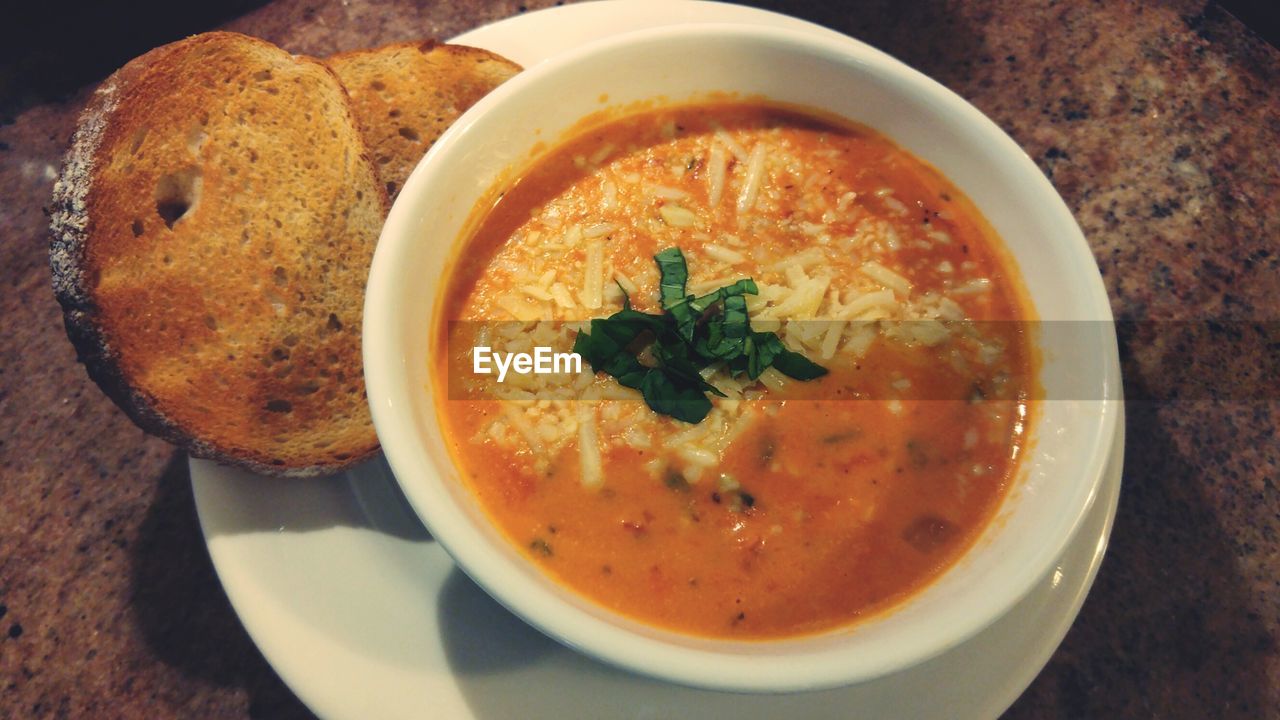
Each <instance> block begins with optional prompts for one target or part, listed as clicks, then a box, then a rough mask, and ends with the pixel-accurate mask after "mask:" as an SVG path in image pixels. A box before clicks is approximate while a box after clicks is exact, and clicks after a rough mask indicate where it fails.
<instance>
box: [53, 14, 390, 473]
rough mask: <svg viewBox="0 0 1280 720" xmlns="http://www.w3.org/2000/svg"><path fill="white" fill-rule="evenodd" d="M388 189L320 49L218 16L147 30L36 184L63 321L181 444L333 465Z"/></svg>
mask: <svg viewBox="0 0 1280 720" xmlns="http://www.w3.org/2000/svg"><path fill="white" fill-rule="evenodd" d="M387 207H388V201H387V196H386V192H385V190H384V189H383V185H382V183H381V182H380V181H379V179H378V176H377V174H376V171H375V170H374V167H373V164H372V162H371V161H370V159H369V156H368V153H367V150H366V147H365V145H364V142H363V139H362V137H361V135H360V132H359V126H358V125H357V124H356V121H355V118H354V116H353V115H352V113H351V110H350V107H349V106H348V101H347V96H346V93H345V91H344V89H343V87H342V85H341V84H340V83H339V81H338V79H337V77H336V76H334V74H333V73H332V71H330V70H329V69H328V68H327V67H326V66H325V65H324V64H322V63H320V62H318V61H314V60H310V59H307V58H299V57H294V56H291V55H290V54H289V53H287V52H285V51H284V50H281V49H280V48H278V47H276V46H274V45H272V44H270V43H267V42H264V41H262V40H257V39H254V38H250V37H247V36H244V35H237V34H234V33H222V32H219V33H208V34H204V35H197V36H194V37H191V38H188V39H186V40H181V41H179V42H175V43H173V44H170V45H165V46H163V47H160V48H157V49H155V50H152V51H151V52H149V53H147V54H145V55H143V56H141V57H139V58H137V59H135V60H133V61H132V62H130V63H129V64H127V65H125V66H124V67H123V68H122V69H120V70H119V71H118V72H116V73H115V74H114V75H112V76H111V77H109V78H108V79H107V80H106V81H105V82H104V83H103V84H102V86H101V87H99V88H98V90H97V91H96V92H95V93H94V95H93V98H92V100H91V101H90V103H89V106H88V107H87V108H86V110H85V112H84V114H83V115H82V116H81V118H80V125H79V128H78V130H77V131H76V133H75V135H74V137H73V139H72V147H71V149H70V150H69V151H68V153H67V157H66V161H65V165H64V168H63V171H62V175H61V177H60V178H59V180H58V181H57V183H56V184H55V187H54V209H53V222H52V229H53V242H52V245H51V250H50V259H51V265H52V269H53V279H54V290H55V293H56V294H57V297H58V300H59V301H60V302H61V304H62V307H63V311H64V319H65V322H66V326H67V333H68V335H69V336H70V337H71V340H72V341H73V342H74V343H75V345H76V348H77V349H78V351H79V353H80V357H81V359H82V361H83V362H84V363H85V365H86V367H87V368H88V371H89V374H90V376H91V377H93V379H94V380H96V381H97V382H98V384H99V385H101V386H102V388H103V389H104V390H105V391H106V392H107V394H108V395H109V396H111V397H112V398H113V399H114V400H115V401H116V403H117V404H119V405H120V407H121V408H123V409H124V410H125V411H126V412H127V413H128V414H129V415H130V416H131V417H132V418H133V419H134V420H135V421H136V422H137V423H138V424H139V425H140V426H142V427H143V429H145V430H148V431H150V432H152V433H155V434H157V435H160V436H161V437H164V438H166V439H168V440H170V441H171V442H174V443H176V444H179V445H181V446H182V447H184V448H186V449H187V450H188V451H189V452H190V453H191V454H192V455H196V456H200V457H208V458H213V459H216V460H219V461H224V462H229V463H232V464H237V465H240V466H242V467H245V468H248V469H250V470H253V471H256V472H263V473H270V474H278V475H291V476H306V475H316V474H321V473H325V472H331V471H335V470H338V469H340V468H343V467H345V466H348V465H350V464H352V463H354V462H356V461H358V460H360V459H363V458H366V457H368V456H370V455H371V454H373V452H374V451H375V450H376V449H377V438H376V436H375V434H374V431H373V425H372V423H371V420H370V415H369V408H368V403H367V401H366V399H365V394H364V379H363V370H362V363H361V354H360V353H361V350H360V323H361V310H362V304H363V296H364V285H365V280H366V277H367V274H368V269H369V263H370V259H371V257H372V253H373V247H374V243H375V242H376V240H377V237H378V233H379V232H380V230H381V227H382V222H383V218H384V217H385V214H386V211H387Z"/></svg>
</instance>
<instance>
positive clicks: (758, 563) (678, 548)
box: [434, 101, 1037, 638]
mask: <svg viewBox="0 0 1280 720" xmlns="http://www.w3.org/2000/svg"><path fill="white" fill-rule="evenodd" d="M478 212H480V213H482V216H480V219H479V220H478V221H477V223H476V224H475V228H476V230H475V231H474V234H473V235H471V236H470V237H469V239H467V240H466V242H465V245H464V246H463V248H462V250H461V253H460V254H459V256H458V259H457V261H456V263H455V266H454V269H453V271H452V273H451V276H450V278H449V283H448V285H447V288H446V294H445V297H444V301H443V305H442V308H443V310H442V313H441V315H439V316H438V317H437V344H438V349H439V350H440V352H437V353H436V358H437V361H436V362H437V365H436V367H435V369H434V373H435V375H434V377H435V379H436V382H437V386H438V387H439V388H441V390H442V392H441V393H440V395H441V397H442V398H444V399H442V400H441V402H440V405H439V408H438V410H439V416H440V420H441V422H442V424H443V426H444V428H445V434H446V437H447V439H448V441H449V443H450V447H451V451H452V452H453V454H454V457H455V460H456V462H457V464H458V466H459V468H460V470H461V472H462V475H463V477H464V478H465V481H466V482H467V483H468V484H469V485H470V489H471V490H472V491H473V492H474V494H475V496H476V498H477V499H478V500H479V502H480V504H481V505H482V506H483V507H484V508H485V510H486V511H487V513H488V514H489V515H490V516H491V518H492V520H493V522H494V523H496V524H497V525H498V526H499V527H500V528H501V529H502V531H503V532H504V533H505V534H506V535H507V536H508V537H509V538H510V540H511V541H512V542H513V543H514V544H515V545H516V546H517V547H518V548H520V550H521V552H524V553H526V554H527V555H528V556H529V558H530V560H531V561H532V562H534V563H536V564H537V565H538V566H539V567H541V568H542V570H544V571H545V572H546V573H548V574H550V575H551V576H553V577H554V578H556V579H557V580H558V581H559V582H561V583H563V584H564V585H566V586H568V587H570V588H572V589H574V590H575V591H577V592H579V593H581V594H582V595H585V596H587V597H589V598H591V599H592V600H594V601H595V602H597V603H599V604H601V605H604V606H606V607H608V608H611V609H613V610H616V611H618V612H620V613H623V614H625V615H628V616H631V617H633V618H635V619H638V620H640V621H643V622H646V623H649V624H653V625H657V626H661V627H665V628H669V629H674V630H677V631H681V632H687V633H692V634H697V635H705V636H715V637H732V638H765V637H778V636H788V635H799V634H805V633H812V632H817V631H822V630H827V629H831V628H834V627H838V626H842V625H847V624H849V623H852V622H854V621H856V620H857V619H858V618H860V617H864V616H866V615H868V614H870V613H874V612H877V611H880V610H882V609H885V608H887V607H890V606H891V605H893V604H894V603H896V602H898V601H900V600H902V599H903V598H904V597H906V596H908V595H909V594H911V593H912V592H913V591H916V590H918V589H920V588H921V587H922V586H924V585H925V584H927V583H928V582H929V581H930V579H932V578H934V577H936V576H937V575H938V574H939V573H940V572H941V571H943V570H944V569H945V568H946V567H947V566H948V565H950V564H951V563H953V562H955V561H956V559H957V558H958V557H959V556H960V555H961V554H963V552H964V551H965V550H966V549H967V548H968V547H969V546H970V545H971V544H972V543H973V541H974V539H975V538H976V537H977V536H978V535H979V534H980V532H981V531H982V529H983V528H984V526H985V525H986V524H987V523H988V522H989V521H990V520H991V518H992V517H993V515H994V513H995V510H996V508H997V507H998V505H999V503H1000V500H1001V498H1002V497H1003V495H1004V493H1005V491H1006V489H1007V488H1008V486H1009V484H1010V482H1011V480H1012V478H1013V476H1014V473H1015V470H1016V466H1017V459H1018V455H1019V452H1020V450H1021V449H1022V446H1023V443H1024V442H1025V438H1026V436H1027V433H1028V429H1029V428H1028V425H1029V422H1030V417H1031V415H1032V414H1033V413H1030V412H1029V411H1031V410H1033V409H1034V398H1035V396H1036V392H1037V386H1036V383H1035V379H1034V378H1035V367H1036V361H1035V357H1034V351H1033V349H1032V347H1031V343H1030V338H1029V337H1028V335H1027V332H1026V326H1025V323H1022V322H1018V321H1021V320H1026V319H1029V310H1028V309H1027V307H1026V303H1025V302H1024V300H1023V297H1024V296H1023V295H1022V293H1021V290H1020V281H1019V280H1018V278H1017V277H1016V274H1015V271H1014V269H1013V268H1012V265H1011V264H1010V263H1009V262H1007V260H1006V259H1005V257H1004V255H1003V254H1002V250H1001V247H1000V244H999V240H998V238H996V237H995V236H994V235H993V234H992V232H991V231H990V229H989V228H988V226H987V225H986V223H985V222H984V221H983V219H982V218H981V217H980V215H979V214H978V213H977V211H976V209H975V208H974V207H973V206H972V205H971V204H970V203H969V202H968V201H967V200H966V199H965V198H964V197H963V196H962V195H961V194H960V193H959V192H958V191H957V190H956V188H954V187H953V186H952V185H950V184H949V183H948V182H947V181H946V180H945V179H944V178H942V177H941V176H940V175H939V174H938V173H937V172H936V171H934V170H933V169H931V168H930V167H928V166H927V165H925V164H924V163H922V162H921V161H919V160H917V159H916V158H914V157H913V156H911V155H910V154H908V153H907V152H905V151H903V150H902V149H900V148H898V147H897V146H895V145H894V144H893V143H892V142H891V141H889V140H888V139H886V138H885V137H883V136H881V135H879V134H877V133H875V132H874V131H871V130H869V129H867V128H864V127H860V126H855V125H849V124H845V123H843V122H837V121H831V120H825V119H820V118H817V117H815V116H811V115H808V114H805V113H803V112H800V111H797V110H794V109H790V108H784V107H779V106H773V105H769V104H764V103H759V102H728V101H726V102H719V103H706V104H699V105H691V106H677V107H668V108H662V109H650V110H647V111H642V112H638V113H635V114H630V115H625V116H622V117H614V118H613V119H610V120H608V121H602V122H601V123H600V124H597V125H595V126H594V127H590V128H589V129H587V130H585V131H583V132H582V133H581V134H579V135H577V136H576V137H573V138H572V139H570V140H568V141H567V142H565V143H564V144H562V145H560V146H558V147H556V148H555V149H553V150H552V151H550V152H549V153H547V154H545V155H544V156H543V157H541V158H540V159H539V160H537V161H536V163H535V164H534V165H533V166H532V167H531V168H530V169H529V170H527V171H526V172H524V173H523V174H522V175H521V176H520V178H519V180H518V181H516V182H514V183H511V184H507V185H505V186H504V187H502V188H499V189H497V190H495V192H494V193H493V195H492V196H491V197H490V202H488V203H486V204H485V206H484V207H483V208H481V209H480V210H479V211H478ZM669 248H679V249H680V251H681V253H682V254H683V256H684V258H685V259H686V261H687V267H688V273H689V278H688V292H689V293H691V294H694V295H698V294H702V293H707V292H710V291H712V290H715V289H716V288H720V287H723V286H726V285H729V284H731V283H734V282H735V281H738V280H741V279H743V278H751V279H752V280H754V282H755V285H756V289H757V292H756V293H755V294H748V295H746V296H745V297H746V307H747V311H748V314H749V316H750V323H751V329H752V330H754V331H762V332H774V333H776V334H777V336H778V337H780V338H781V339H782V340H783V342H784V343H785V345H786V347H788V348H789V349H791V350H793V351H795V352H799V353H801V354H803V355H804V356H805V357H807V358H808V359H810V360H812V361H813V362H815V363H818V364H819V365H821V366H823V367H824V368H826V370H827V371H828V372H827V373H826V374H825V375H823V376H822V377H819V378H816V379H812V380H807V381H800V380H795V379H792V378H789V377H787V376H785V375H783V374H782V373H780V372H779V371H778V370H777V369H776V368H771V369H768V370H765V371H764V372H763V374H761V375H760V376H759V378H758V379H755V380H752V379H751V378H750V377H749V376H748V375H746V374H741V373H739V374H736V375H735V374H734V373H733V372H731V371H730V369H729V368H727V367H725V366H722V365H712V366H710V367H707V368H704V369H703V371H702V376H703V377H705V378H706V379H707V381H708V382H709V383H710V384H711V385H713V386H714V387H716V388H717V389H718V390H719V391H720V392H722V393H723V394H724V395H725V396H726V397H723V398H721V397H712V406H711V409H710V411H709V413H707V415H706V417H705V418H704V419H703V420H702V421H701V422H697V423H689V422H685V421H682V420H678V419H675V418H673V417H669V416H667V415H663V414H659V413H656V412H654V411H653V410H652V409H650V407H649V406H648V405H646V403H645V402H644V400H643V399H641V395H640V393H639V392H637V391H636V390H632V389H630V388H627V387H623V386H622V385H620V384H619V383H618V382H617V380H615V379H614V378H613V377H611V376H609V375H607V374H605V373H599V374H595V373H592V371H591V368H590V367H589V366H587V365H586V363H584V364H583V369H582V371H581V372H578V373H574V372H561V373H558V374H520V373H516V372H511V373H508V374H507V375H506V377H505V378H504V380H503V381H502V382H498V381H497V379H496V375H478V374H476V373H475V364H474V361H475V357H474V353H475V350H474V348H476V347H477V346H484V347H489V348H491V349H492V350H495V351H497V350H503V349H506V350H510V351H525V352H527V351H530V350H531V349H532V348H533V347H534V346H544V347H548V348H553V349H555V350H558V351H564V352H567V351H569V350H570V349H571V348H572V347H573V346H574V340H575V337H576V335H577V334H578V332H579V331H584V332H589V331H590V329H591V328H590V326H589V324H586V323H583V322H581V321H584V320H588V319H591V318H601V317H605V316H608V315H610V314H612V313H615V312H617V311H619V310H621V309H622V308H623V304H624V301H629V302H630V304H631V306H632V307H634V308H635V309H637V310H640V311H644V312H649V313H655V314H657V313H661V312H662V306H661V305H660V302H659V294H660V293H659V290H660V288H659V284H660V283H659V281H660V273H659V267H658V265H657V264H656V263H655V260H654V256H655V255H656V254H658V253H659V252H661V251H664V250H667V249H669ZM646 352H647V351H641V352H640V355H639V359H640V360H641V362H642V363H645V364H646V365H650V364H652V363H653V360H652V358H651V357H646ZM446 389H447V390H446ZM709 397H710V396H709Z"/></svg>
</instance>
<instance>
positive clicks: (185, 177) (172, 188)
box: [156, 167, 203, 230]
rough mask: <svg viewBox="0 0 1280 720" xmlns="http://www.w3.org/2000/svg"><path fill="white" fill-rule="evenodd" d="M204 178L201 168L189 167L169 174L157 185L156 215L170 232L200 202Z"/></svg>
mask: <svg viewBox="0 0 1280 720" xmlns="http://www.w3.org/2000/svg"><path fill="white" fill-rule="evenodd" d="M202 184H203V178H202V177H201V174H200V168H198V167H187V168H183V169H182V170H179V171H177V172H172V173H169V174H168V175H165V176H163V177H161V178H160V180H159V182H157V183H156V214H157V215H159V216H160V219H161V220H163V221H164V224H165V227H167V228H169V229H170V230H172V229H173V226H174V225H175V224H176V223H177V222H178V221H179V220H181V219H182V218H184V217H186V215H187V214H188V213H189V212H191V209H192V208H194V207H195V206H196V203H198V202H199V201H200V188H201V185H202Z"/></svg>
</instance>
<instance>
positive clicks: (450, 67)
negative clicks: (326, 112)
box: [325, 40, 521, 198]
mask: <svg viewBox="0 0 1280 720" xmlns="http://www.w3.org/2000/svg"><path fill="white" fill-rule="evenodd" d="M325 62H326V63H328V64H329V66H330V67H331V68H333V70H334V71H335V72H336V73H337V74H338V78H339V79H341V80H342V84H343V85H344V86H346V88H347V92H348V93H349V94H350V96H351V104H352V107H353V108H354V110H355V113H356V119H357V120H358V121H359V123H360V125H361V127H362V128H363V130H364V135H365V142H366V143H367V144H368V145H369V149H370V150H371V151H372V153H373V158H374V163H375V165H376V166H377V169H378V174H379V175H380V176H381V177H382V180H383V182H385V183H386V185H387V191H388V193H389V194H390V195H391V196H392V197H393V198H394V197H395V196H396V195H397V194H398V193H399V191H400V188H402V187H404V181H405V180H407V179H408V177H409V174H410V173H411V172H413V169H414V168H415V167H417V165H418V161H419V160H421V159H422V156H423V155H425V154H426V152H427V150H428V149H430V148H431V145H432V144H434V143H435V141H436V140H437V139H438V138H439V137H440V135H441V133H443V132H444V131H445V130H446V129H448V127H449V126H450V125H452V124H453V122H454V121H455V120H457V119H458V116H460V115H461V114H462V113H463V112H465V111H466V110H467V108H470V107H471V106H472V105H474V104H475V103H476V102H477V101H478V100H480V98H482V97H484V96H485V95H487V94H488V93H489V92H490V91H492V90H493V89H494V88H496V87H497V86H498V85H500V84H502V83H503V82H505V81H506V80H508V79H510V78H511V77H512V76H514V75H515V74H516V73H518V72H520V70H521V68H520V66H519V65H517V64H515V63H513V62H511V61H510V60H508V59H506V58H504V57H502V56H501V55H496V54H494V53H491V52H489V51H488V50H482V49H480V48H474V47H469V46H466V45H449V44H440V43H436V42H434V41H430V40H428V41H424V42H416V43H415V42H407V43H394V44H391V45H384V46H382V47H378V48H372V49H368V50H355V51H352V52H345V53H339V54H337V55H334V56H332V57H329V58H328V59H326V60H325Z"/></svg>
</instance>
